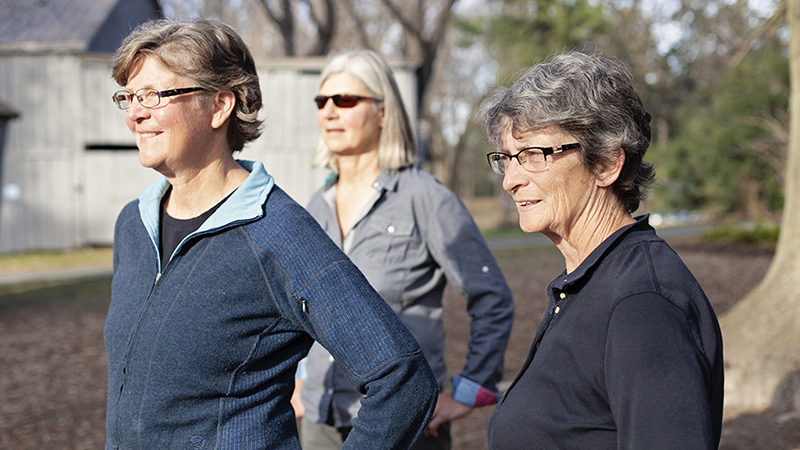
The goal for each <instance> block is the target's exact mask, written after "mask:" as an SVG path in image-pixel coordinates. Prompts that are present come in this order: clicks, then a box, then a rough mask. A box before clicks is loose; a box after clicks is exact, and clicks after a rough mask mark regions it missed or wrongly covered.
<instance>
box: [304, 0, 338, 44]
mask: <svg viewBox="0 0 800 450" xmlns="http://www.w3.org/2000/svg"><path fill="white" fill-rule="evenodd" d="M306 3H308V8H309V9H310V10H311V20H313V22H314V25H315V26H316V27H317V39H316V43H315V44H314V46H313V47H312V49H311V51H310V52H309V54H310V55H316V56H319V55H325V54H327V53H328V50H330V48H331V41H332V40H333V33H334V30H335V29H336V10H335V9H334V5H333V0H324V2H323V5H325V10H326V11H325V12H324V13H322V12H320V11H318V10H317V9H318V8H315V7H314V2H312V1H311V0H306ZM320 16H321V17H320Z"/></svg>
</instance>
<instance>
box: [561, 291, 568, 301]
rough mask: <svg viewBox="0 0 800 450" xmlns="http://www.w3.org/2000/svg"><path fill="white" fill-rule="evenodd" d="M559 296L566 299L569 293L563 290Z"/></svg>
mask: <svg viewBox="0 0 800 450" xmlns="http://www.w3.org/2000/svg"><path fill="white" fill-rule="evenodd" d="M559 297H561V300H564V299H565V298H567V294H565V293H563V292H562V293H561V295H559Z"/></svg>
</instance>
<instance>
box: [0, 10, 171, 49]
mask: <svg viewBox="0 0 800 450" xmlns="http://www.w3.org/2000/svg"><path fill="white" fill-rule="evenodd" d="M140 2H143V3H145V4H148V6H150V7H151V8H152V9H154V10H156V11H160V8H159V6H158V2H157V0H139V1H138V2H132V1H131V0H2V1H1V2H0V49H4V50H21V51H36V50H40V51H41V50H45V49H46V50H51V51H52V50H62V51H77V52H82V51H91V46H92V40H93V38H95V37H96V36H97V34H98V32H99V31H100V30H101V29H102V28H103V26H104V25H106V23H107V22H108V21H109V20H111V19H112V18H113V16H114V14H112V13H115V12H116V13H117V14H119V11H120V10H124V9H123V8H124V7H125V6H126V5H124V4H128V3H140ZM148 9H149V8H148ZM133 25H134V26H135V25H136V24H133ZM126 31H128V32H129V31H130V30H126ZM125 34H127V33H125Z"/></svg>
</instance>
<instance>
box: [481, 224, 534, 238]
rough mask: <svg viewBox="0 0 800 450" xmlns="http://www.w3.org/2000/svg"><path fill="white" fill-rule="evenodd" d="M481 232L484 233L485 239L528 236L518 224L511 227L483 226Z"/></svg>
mask: <svg viewBox="0 0 800 450" xmlns="http://www.w3.org/2000/svg"><path fill="white" fill-rule="evenodd" d="M481 234H482V235H483V237H484V239H491V238H507V237H517V236H528V233H526V232H524V231H522V229H520V227H519V226H517V225H514V226H510V227H488V228H483V229H481Z"/></svg>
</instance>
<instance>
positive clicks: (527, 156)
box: [486, 143, 581, 175]
mask: <svg viewBox="0 0 800 450" xmlns="http://www.w3.org/2000/svg"><path fill="white" fill-rule="evenodd" d="M580 147H581V144H579V143H575V144H564V145H555V146H553V147H528V148H523V149H522V150H520V151H519V152H518V153H517V154H516V155H509V154H508V153H502V152H491V153H489V154H488V155H486V159H488V160H489V166H491V168H492V170H493V171H494V172H495V173H496V174H498V175H505V173H506V169H507V168H508V165H509V164H511V160H512V159H514V158H516V159H517V162H518V163H519V165H520V166H522V168H523V169H525V170H527V171H529V172H541V171H543V170H545V169H546V168H547V156H548V155H554V154H556V153H561V152H565V151H567V150H574V149H576V148H580Z"/></svg>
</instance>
